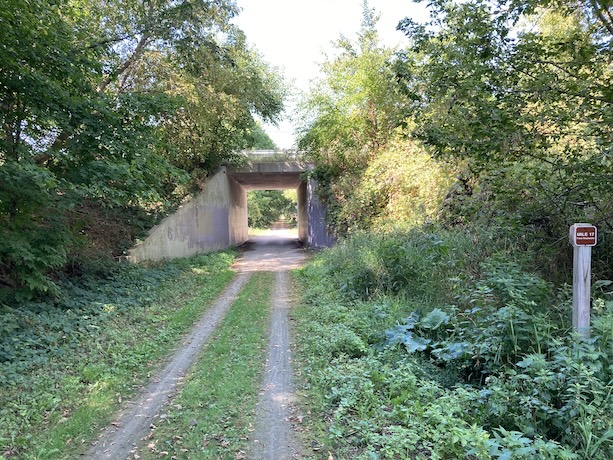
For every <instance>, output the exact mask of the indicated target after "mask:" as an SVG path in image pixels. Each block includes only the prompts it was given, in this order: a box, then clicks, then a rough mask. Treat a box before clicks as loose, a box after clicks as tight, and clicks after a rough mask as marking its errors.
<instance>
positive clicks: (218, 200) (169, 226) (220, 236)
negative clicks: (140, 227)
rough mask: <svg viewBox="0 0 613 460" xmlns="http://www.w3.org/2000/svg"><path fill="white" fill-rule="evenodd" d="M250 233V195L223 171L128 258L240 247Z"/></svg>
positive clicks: (148, 257)
mask: <svg viewBox="0 0 613 460" xmlns="http://www.w3.org/2000/svg"><path fill="white" fill-rule="evenodd" d="M247 233H248V228H247V192H246V190H245V189H244V188H243V187H242V186H241V185H240V184H239V183H238V182H236V181H235V180H234V179H232V178H231V177H228V175H227V173H226V169H225V168H221V169H220V170H219V172H218V173H217V174H215V175H214V176H212V177H211V178H209V179H208V180H207V182H206V185H205V188H204V190H203V191H202V192H201V193H200V194H199V195H198V196H196V197H195V198H194V199H192V200H191V201H189V202H188V203H186V204H184V205H183V206H181V207H180V208H179V210H178V211H177V212H175V213H174V214H173V215H171V216H168V217H167V218H166V219H164V220H163V221H162V222H161V223H160V224H159V225H157V226H155V227H153V228H152V229H151V231H150V232H149V236H148V237H147V239H145V240H144V241H142V242H140V243H139V244H137V245H136V246H135V247H134V248H133V249H132V250H131V251H130V255H129V259H130V260H131V261H133V262H141V261H144V260H161V259H173V258H177V257H188V256H191V255H194V254H199V253H203V252H209V251H214V250H218V249H224V248H227V247H229V246H234V245H238V244H241V243H243V242H245V241H247Z"/></svg>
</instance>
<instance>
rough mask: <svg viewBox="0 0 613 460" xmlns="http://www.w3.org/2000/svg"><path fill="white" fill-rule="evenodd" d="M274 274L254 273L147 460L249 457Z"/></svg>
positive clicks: (164, 419)
mask: <svg viewBox="0 0 613 460" xmlns="http://www.w3.org/2000/svg"><path fill="white" fill-rule="evenodd" d="M272 281H273V275H272V274H271V273H255V274H254V275H253V276H252V278H251V279H250V280H249V282H248V283H247V285H246V286H245V288H244V289H243V290H242V292H241V294H240V295H239V298H238V299H237V300H236V302H235V303H234V305H233V306H232V309H231V310H230V312H229V313H228V315H227V316H226V318H225V319H224V321H223V322H222V324H221V325H220V327H219V329H218V331H217V332H216V334H215V336H214V338H213V340H212V342H210V343H209V344H208V345H207V347H206V348H205V350H204V351H203V353H202V355H201V357H200V358H199V359H198V362H197V363H196V364H195V365H194V368H193V370H192V372H191V374H190V375H189V376H188V378H187V382H186V384H185V386H184V388H183V390H182V391H181V393H180V395H179V396H178V397H177V398H176V399H175V400H174V401H173V403H172V405H171V406H170V408H169V409H168V411H167V412H166V413H165V414H163V416H161V419H160V420H159V421H158V422H157V427H156V428H155V430H153V432H152V436H151V438H150V439H149V441H148V445H147V446H145V448H144V450H145V452H142V454H141V457H142V458H143V459H153V458H159V457H160V456H170V457H171V458H189V459H240V458H244V457H245V455H246V450H247V444H248V439H249V433H250V431H251V430H252V426H253V419H254V413H255V405H256V402H257V399H258V393H259V389H260V385H261V380H262V373H263V369H264V355H265V350H266V345H267V340H268V324H269V316H270V306H271V297H270V296H271V285H272Z"/></svg>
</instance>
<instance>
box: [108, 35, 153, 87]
mask: <svg viewBox="0 0 613 460" xmlns="http://www.w3.org/2000/svg"><path fill="white" fill-rule="evenodd" d="M148 41H149V35H148V34H147V33H145V34H143V36H142V37H141V38H140V40H139V41H138V44H137V45H136V48H134V51H133V52H132V55H131V56H130V57H129V58H128V59H126V60H125V61H124V63H123V64H122V65H121V66H119V68H118V69H117V70H116V71H115V72H113V73H111V74H109V75H108V76H107V77H106V78H105V79H104V81H103V82H102V83H101V84H100V86H98V91H104V90H105V89H106V88H107V86H109V85H110V84H111V82H112V81H113V79H114V78H115V77H117V76H119V75H121V74H123V73H124V72H125V71H126V70H128V69H129V68H130V67H131V66H132V65H133V64H134V63H135V62H136V61H138V59H139V58H140V57H141V56H142V54H143V52H144V51H145V46H146V45H147V42H148Z"/></svg>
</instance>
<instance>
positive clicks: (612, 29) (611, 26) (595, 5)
mask: <svg viewBox="0 0 613 460" xmlns="http://www.w3.org/2000/svg"><path fill="white" fill-rule="evenodd" d="M590 3H591V4H592V9H593V10H594V13H596V16H597V17H598V19H599V20H600V22H601V23H602V25H603V26H605V27H606V29H607V30H608V31H609V33H610V34H611V35H613V21H611V12H610V11H609V8H608V6H603V5H601V4H600V3H599V1H598V0H590ZM603 10H604V11H605V12H606V13H607V16H608V17H609V20H607V18H606V17H605V15H604V14H603V13H602V12H603Z"/></svg>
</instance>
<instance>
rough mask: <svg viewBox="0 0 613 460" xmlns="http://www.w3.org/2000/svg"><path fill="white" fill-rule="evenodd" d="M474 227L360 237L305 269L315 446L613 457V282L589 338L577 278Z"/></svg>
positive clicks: (429, 454) (306, 368)
mask: <svg viewBox="0 0 613 460" xmlns="http://www.w3.org/2000/svg"><path fill="white" fill-rule="evenodd" d="M468 236H469V238H475V237H483V235H474V234H471V235H468ZM484 236H485V238H486V241H489V235H484ZM467 240H468V239H467V238H466V235H459V234H458V235H453V234H447V233H446V232H443V231H441V232H439V233H438V234H434V233H429V234H420V233H418V232H411V233H408V234H404V235H402V234H399V235H392V234H390V235H384V236H377V235H370V236H369V237H368V238H366V237H360V238H354V239H353V240H349V241H347V242H346V243H345V246H339V247H336V248H334V249H332V250H329V251H326V252H324V253H322V254H321V255H319V256H318V257H316V258H315V260H314V261H313V262H312V263H311V264H309V265H308V266H307V267H305V268H304V269H303V270H302V271H301V272H300V275H301V276H300V278H299V281H300V282H301V284H302V286H301V288H300V290H301V291H302V298H301V302H300V303H301V305H300V306H299V307H298V308H296V309H295V310H294V311H293V313H292V316H293V319H294V324H295V327H296V330H297V331H298V334H297V336H298V340H297V351H296V355H295V356H296V361H297V362H299V363H300V367H301V368H302V373H301V380H300V382H299V384H300V386H301V391H302V393H303V394H304V396H303V398H302V403H303V410H302V412H303V413H306V414H308V417H307V418H305V420H304V425H306V426H309V427H310V432H309V433H308V438H307V441H309V444H311V445H312V446H314V447H316V449H317V451H316V452H315V453H314V454H313V455H312V457H309V458H322V453H327V452H328V451H330V452H332V453H333V455H334V458H338V459H349V458H350V459H352V460H370V459H390V460H399V459H408V458H410V459H416V460H418V459H419V460H427V459H434V458H438V459H452V458H453V459H456V458H457V459H466V460H469V459H470V460H473V459H479V460H488V459H490V460H497V459H503V458H508V459H510V458H513V459H517V460H534V459H539V460H546V459H551V460H554V459H555V460H562V459H579V458H589V459H594V460H596V459H600V460H604V459H609V458H613V419H612V418H611V414H612V413H613V394H612V393H611V382H613V374H612V372H611V371H612V370H613V365H612V363H613V353H612V351H613V348H611V343H613V335H611V331H613V296H612V294H611V293H608V294H606V295H603V296H602V297H601V298H596V299H594V302H593V303H594V308H593V309H592V338H591V339H590V340H588V341H580V340H577V338H576V337H574V336H573V335H571V334H570V333H569V332H568V330H569V326H570V324H569V319H570V318H569V314H568V312H569V311H570V308H569V303H570V302H569V298H568V296H567V295H566V294H565V291H564V290H560V291H556V290H554V289H553V286H552V285H550V283H548V282H546V281H545V280H543V279H542V278H541V277H539V276H538V275H536V274H533V273H530V272H527V271H525V270H524V269H523V268H522V267H521V265H520V264H519V263H518V262H517V261H514V260H513V258H512V255H511V254H510V253H505V252H502V251H503V249H499V248H500V247H501V244H500V243H499V244H498V246H496V245H490V246H491V247H490V248H489V251H490V252H489V253H488V252H487V251H484V252H482V253H479V252H477V251H472V252H469V251H466V250H465V248H466V244H467V243H466V242H467ZM497 249H498V250H499V251H500V253H497V252H496V250H497ZM563 312H565V313H563ZM296 361H295V362H296ZM323 458H325V455H324V457H323Z"/></svg>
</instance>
